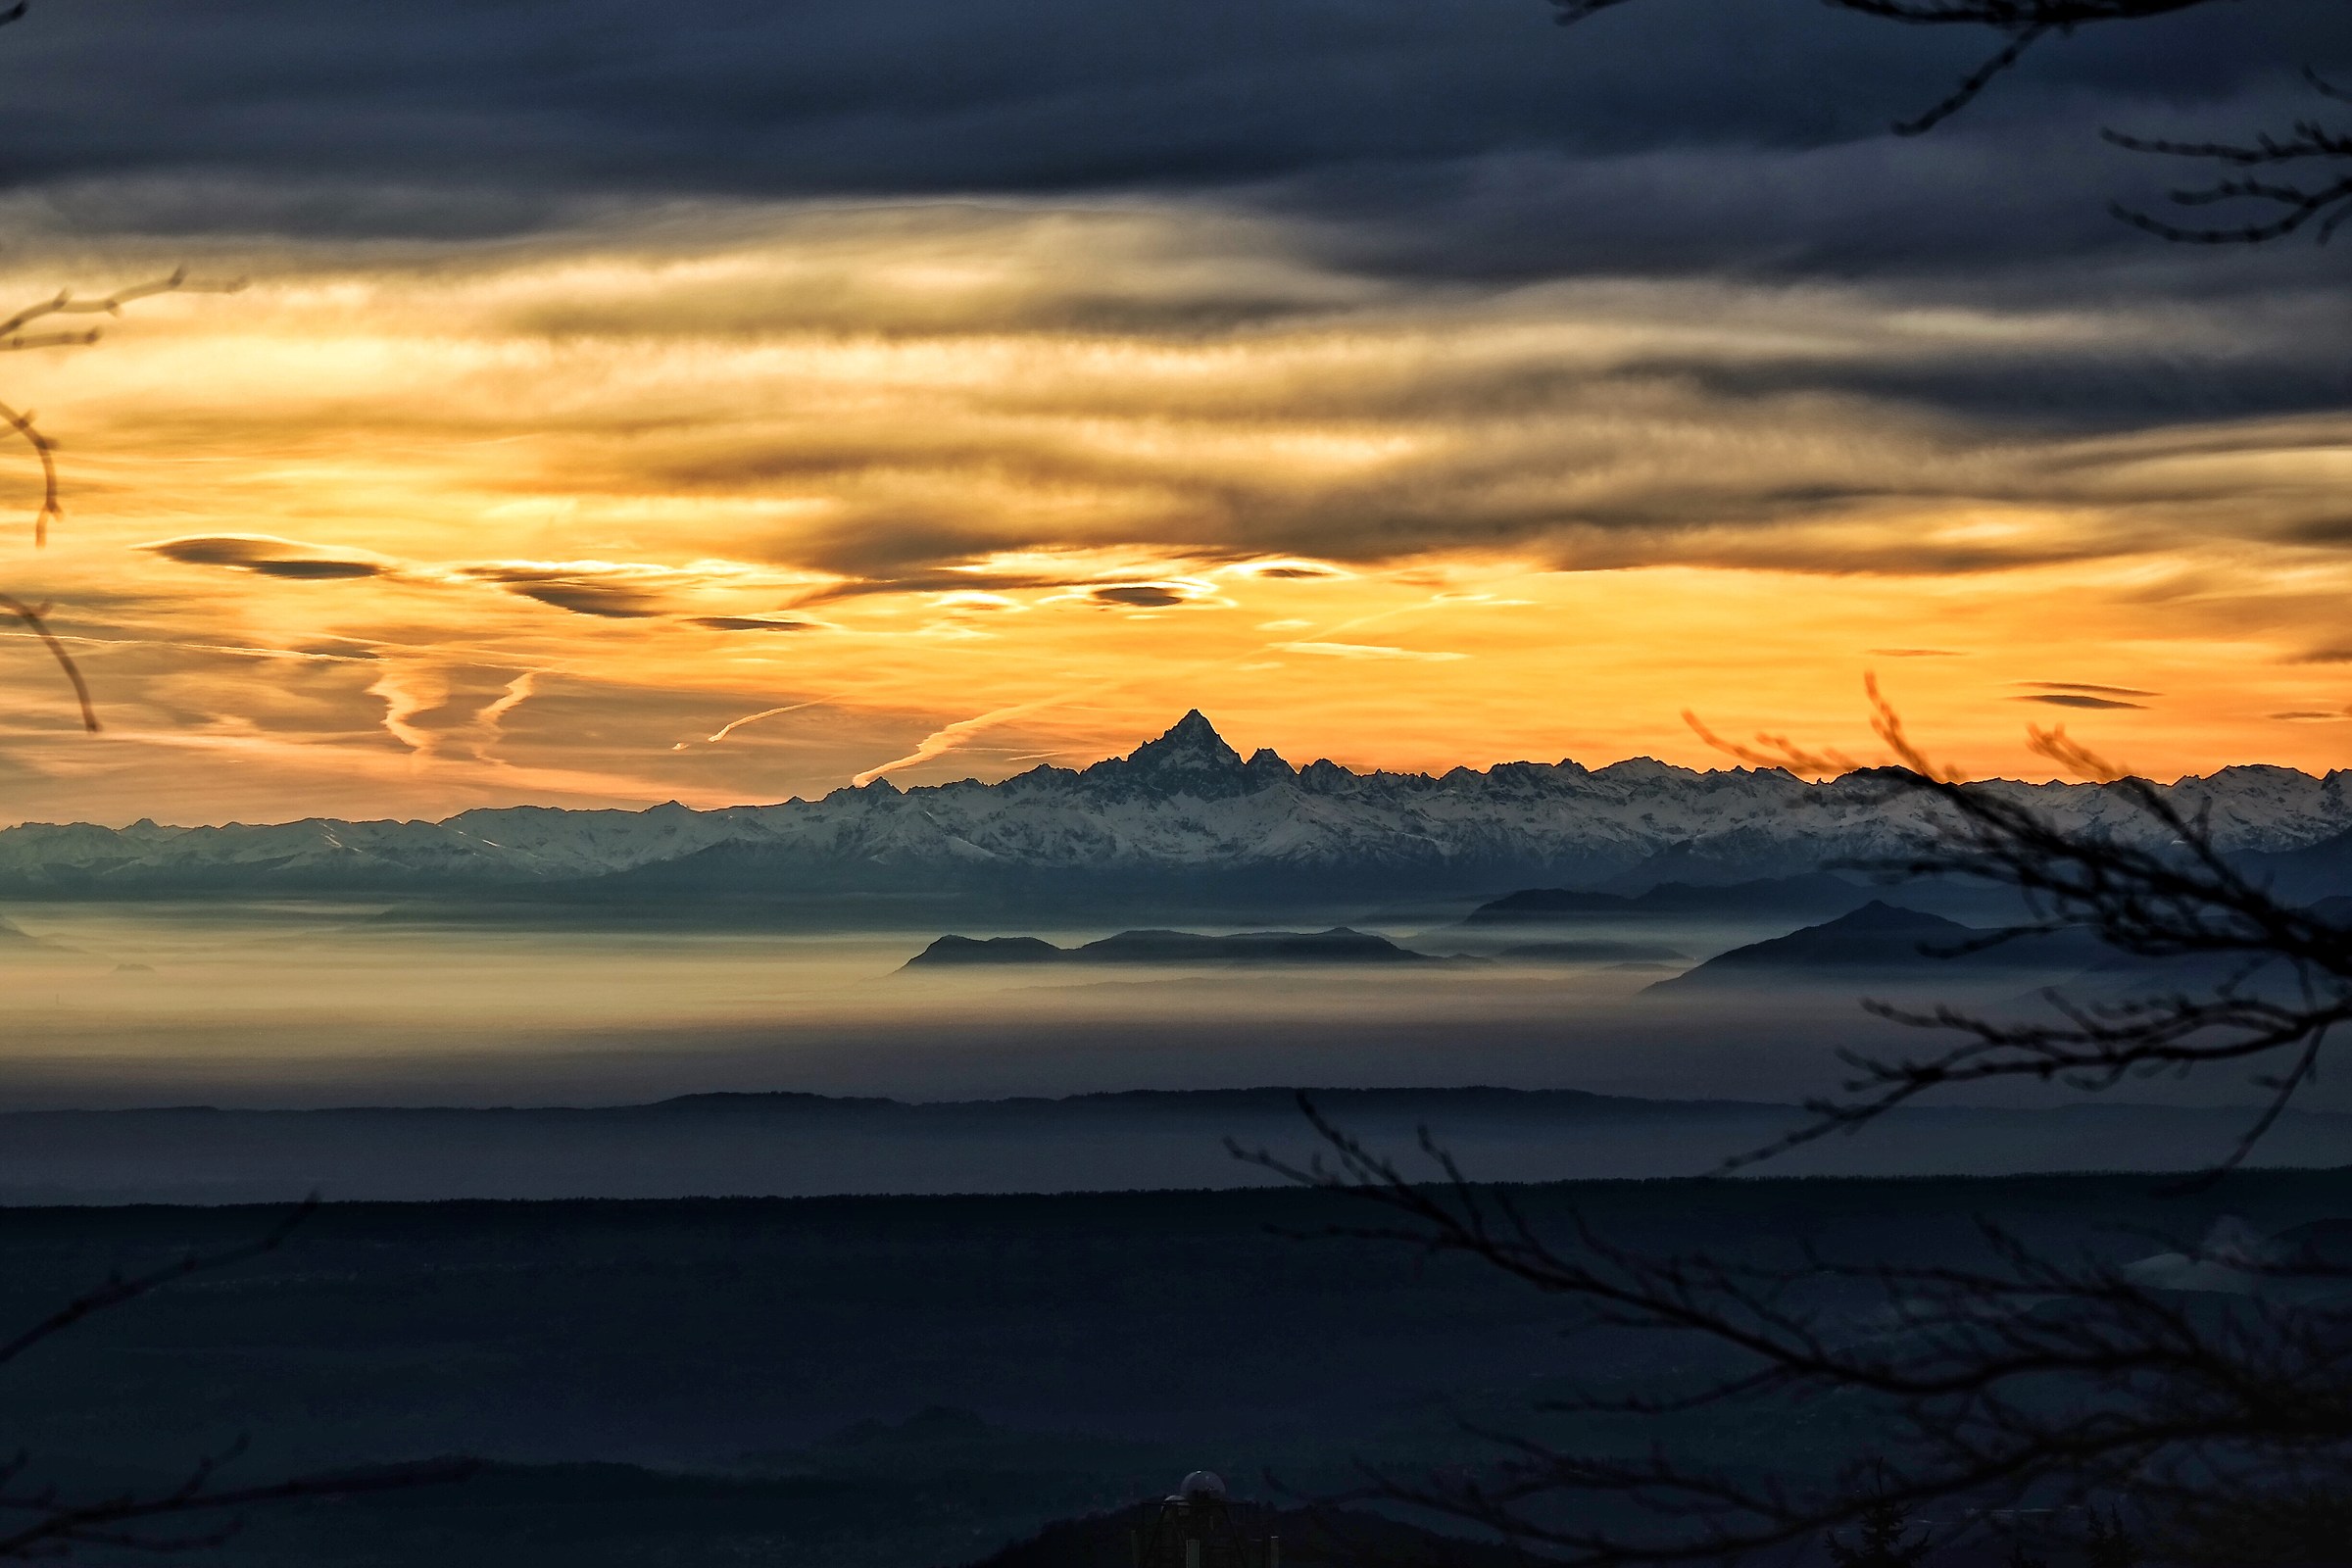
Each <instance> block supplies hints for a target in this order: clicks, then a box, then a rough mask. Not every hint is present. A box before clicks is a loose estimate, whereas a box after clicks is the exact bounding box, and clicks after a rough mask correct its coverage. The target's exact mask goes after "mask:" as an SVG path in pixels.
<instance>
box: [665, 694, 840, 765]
mask: <svg viewBox="0 0 2352 1568" xmlns="http://www.w3.org/2000/svg"><path fill="white" fill-rule="evenodd" d="M832 700H833V699H832V698H830V697H819V698H816V699H814V700H812V701H810V702H806V703H787V704H786V705H785V706H784V707H782V708H769V709H763V710H761V711H760V712H757V713H747V714H745V715H744V716H743V717H741V718H738V719H735V720H733V721H732V722H729V723H725V724H721V725H720V726H719V727H718V731H717V733H716V734H713V735H711V736H710V737H709V738H707V739H706V740H705V741H704V742H703V744H704V745H705V746H716V745H717V744H718V743H719V742H720V741H723V740H725V739H726V738H727V737H728V736H730V735H732V734H734V733H735V732H736V731H737V730H739V729H741V728H743V726H744V725H746V724H757V723H759V722H760V720H761V719H763V718H774V717H775V716H776V715H777V714H779V713H797V712H799V711H801V710H802V709H804V708H822V707H824V706H825V705H826V704H827V703H829V702H831V701H832ZM686 744H687V743H686V742H684V741H680V742H678V744H677V745H675V746H672V747H671V748H670V750H671V751H673V752H682V751H684V750H685V749H686Z"/></svg>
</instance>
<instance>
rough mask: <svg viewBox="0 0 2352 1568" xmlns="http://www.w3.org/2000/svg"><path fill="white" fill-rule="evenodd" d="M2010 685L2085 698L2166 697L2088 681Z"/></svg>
mask: <svg viewBox="0 0 2352 1568" xmlns="http://www.w3.org/2000/svg"><path fill="white" fill-rule="evenodd" d="M2010 684H2012V685H2015V686H2031V687H2032V688H2034V690H2035V691H2041V692H2074V693H2076V694H2078V695H2080V696H2085V697H2162V696H2163V695H2164V693H2162V692H2152V691H2148V690H2145V689H2144V688H2141V687H2138V686H2101V685H2098V684H2096V683H2094V682H2091V681H2086V680H2021V681H2012V682H2011V683H2010Z"/></svg>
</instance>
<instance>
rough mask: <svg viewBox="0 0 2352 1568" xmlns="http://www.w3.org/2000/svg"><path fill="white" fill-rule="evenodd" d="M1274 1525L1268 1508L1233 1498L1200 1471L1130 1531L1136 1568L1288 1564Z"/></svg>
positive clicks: (1278, 1566) (1234, 1567)
mask: <svg viewBox="0 0 2352 1568" xmlns="http://www.w3.org/2000/svg"><path fill="white" fill-rule="evenodd" d="M1272 1523H1273V1520H1272V1517H1271V1515H1270V1514H1268V1513H1267V1511H1266V1510H1263V1509H1255V1508H1251V1507H1250V1506H1249V1505H1248V1504H1246V1503H1244V1504H1238V1505H1237V1504H1235V1503H1233V1502H1231V1501H1230V1500H1228V1499H1227V1497H1226V1495H1225V1483H1224V1482H1223V1481H1221V1480H1219V1479H1218V1478H1217V1477H1216V1476H1215V1475H1213V1474H1211V1473H1210V1472H1208V1471H1206V1470H1196V1471H1194V1472H1193V1473H1192V1474H1191V1475H1189V1476H1186V1477H1185V1478H1184V1484H1183V1485H1182V1486H1180V1487H1178V1488H1177V1489H1176V1492H1175V1495H1172V1496H1170V1497H1168V1498H1166V1499H1165V1500H1164V1501H1162V1502H1160V1503H1159V1504H1158V1505H1157V1506H1156V1507H1152V1508H1149V1509H1148V1510H1147V1511H1146V1512H1145V1514H1144V1516H1143V1518H1142V1519H1141V1521H1140V1522H1138V1524H1137V1525H1136V1526H1135V1528H1134V1529H1132V1530H1130V1531H1129V1532H1128V1547H1129V1556H1130V1558H1131V1559H1132V1561H1131V1568H1282V1538H1281V1537H1280V1536H1278V1535H1275V1534H1273V1533H1272V1531H1271V1529H1270V1528H1268V1527H1270V1526H1271V1524H1272ZM1253 1527H1254V1528H1253Z"/></svg>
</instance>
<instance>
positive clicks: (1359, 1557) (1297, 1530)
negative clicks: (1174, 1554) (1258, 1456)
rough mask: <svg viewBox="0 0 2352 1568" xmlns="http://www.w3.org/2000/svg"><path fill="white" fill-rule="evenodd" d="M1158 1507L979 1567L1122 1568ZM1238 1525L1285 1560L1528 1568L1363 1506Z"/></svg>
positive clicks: (1087, 1524)
mask: <svg viewBox="0 0 2352 1568" xmlns="http://www.w3.org/2000/svg"><path fill="white" fill-rule="evenodd" d="M1156 1508H1157V1504H1156V1503H1152V1502H1140V1503H1136V1504H1134V1505H1132V1506H1130V1507H1126V1508H1121V1509H1119V1510H1117V1511H1116V1512H1114V1513H1107V1514H1093V1515H1090V1516H1088V1517H1086V1518H1083V1519H1064V1520H1061V1521H1059V1522H1057V1523H1054V1524H1051V1525H1048V1526H1047V1527H1046V1528H1045V1529H1043V1530H1041V1531H1039V1532H1038V1533H1037V1534H1036V1535H1034V1536H1032V1537H1030V1538H1029V1539H1028V1540H1027V1541H1024V1542H1021V1543H1019V1544H1015V1545H1011V1546H1007V1547H1005V1549H1004V1550H1003V1551H999V1552H995V1553H992V1554H991V1555H989V1556H987V1557H984V1558H982V1559H981V1560H980V1561H979V1562H977V1563H974V1564H973V1565H972V1568H1117V1565H1119V1564H1122V1563H1126V1562H1128V1561H1129V1560H1130V1558H1131V1553H1132V1551H1133V1549H1134V1548H1133V1547H1132V1546H1131V1545H1130V1544H1129V1543H1130V1541H1131V1540H1132V1539H1133V1538H1134V1537H1136V1536H1137V1535H1139V1534H1141V1533H1142V1532H1144V1531H1146V1530H1149V1529H1150V1528H1151V1526H1152V1516H1153V1514H1154V1512H1155V1510H1156ZM1231 1511H1232V1513H1233V1515H1234V1522H1235V1524H1236V1526H1237V1527H1238V1528H1240V1529H1243V1530H1246V1531H1247V1532H1248V1533H1249V1534H1250V1536H1251V1537H1253V1538H1257V1539H1263V1538H1266V1537H1269V1536H1270V1537H1273V1538H1274V1539H1275V1540H1277V1541H1278V1542H1279V1543H1280V1560H1281V1561H1282V1562H1285V1563H1332V1564H1348V1565H1350V1568H1354V1565H1358V1564H1363V1563H1444V1564H1445V1565H1446V1568H1526V1564H1527V1557H1526V1556H1525V1555H1524V1554H1523V1553H1521V1552H1518V1551H1514V1550H1512V1549H1511V1548H1510V1547H1509V1546H1506V1545H1500V1544H1489V1543H1487V1542H1479V1541H1462V1540H1458V1539H1449V1538H1447V1537H1445V1536H1440V1535H1436V1534H1434V1533H1432V1532H1430V1531H1427V1530H1422V1529H1418V1528H1416V1527H1414V1526H1412V1525H1409V1524H1405V1523H1402V1522H1400V1521H1398V1520H1395V1519H1384V1518H1382V1517H1380V1516H1379V1515H1378V1514H1371V1513H1365V1512H1363V1511H1361V1510H1360V1509H1341V1508H1331V1509H1316V1508H1304V1507H1295V1508H1277V1507H1272V1506H1269V1505H1266V1504H1263V1503H1250V1502H1236V1503H1234V1504H1233V1505H1232V1510H1231Z"/></svg>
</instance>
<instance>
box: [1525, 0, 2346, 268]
mask: <svg viewBox="0 0 2352 1568" xmlns="http://www.w3.org/2000/svg"><path fill="white" fill-rule="evenodd" d="M1629 3H1631V0H1550V4H1551V7H1552V10H1553V13H1554V20H1555V21H1557V22H1558V23H1559V24H1560V25H1563V26H1566V25H1574V24H1576V23H1580V22H1583V21H1586V20H1587V19H1589V18H1591V17H1593V16H1596V15H1598V14H1599V13H1601V12H1603V11H1611V10H1615V9H1616V8H1617V7H1619V6H1621V5H1626V4H1629ZM2220 3H2221V0H1828V4H1830V5H1831V6H1833V7H1835V8H1836V9H1838V10H1840V11H1850V12H1853V13H1855V14H1857V15H1860V16H1866V17H1875V18H1877V19H1879V20H1881V21H1885V22H1893V23H1899V24H1903V25H1910V26H1924V27H1959V28H1974V29H1981V30H1983V31H1986V32H1990V33H1992V34H1994V35H1995V36H1996V37H1997V38H1998V39H1999V42H1998V43H1997V44H1996V45H1995V46H1994V47H1993V49H1992V50H1991V51H1990V53H1988V54H1987V55H1986V56H1985V58H1984V59H1983V60H1982V61H1981V62H1980V63H1979V64H1978V65H1977V66H1976V67H1974V68H1973V69H1971V70H1970V71H1968V72H1967V73H1965V74H1963V75H1962V76H1961V78H1960V79H1959V81H1958V82H1956V83H1955V84H1954V85H1953V86H1952V88H1951V89H1950V90H1949V91H1948V92H1946V93H1945V94H1944V95H1943V96H1942V97H1940V98H1938V99H1936V101H1935V102H1934V103H1932V104H1930V105H1929V106H1928V107H1927V108H1926V109H1924V110H1922V111H1921V112H1920V113H1918V114H1916V115H1912V116H1909V117H1907V118H1904V119H1901V120H1897V121H1895V122H1893V123H1891V124H1890V125H1889V126H1888V128H1889V129H1890V130H1892V131H1893V132H1894V133H1895V134H1896V135H1898V136H1918V135H1923V134H1925V133H1926V132H1928V131H1930V130H1933V129H1935V128H1936V126H1937V125H1940V124H1942V123H1944V122H1945V121H1947V120H1949V119H1951V118H1952V117H1953V116H1954V115H1957V114H1959V113H1960V112H1961V111H1962V110H1964V109H1966V108H1968V107H1969V106H1970V105H1971V104H1973V103H1975V102H1976V101H1977V100H1978V99H1979V98H1981V97H1983V96H1984V94H1985V92H1986V91H1987V90H1988V89H1989V88H1991V87H1992V85H1993V84H1994V83H1995V82H1996V81H1998V80H1999V79H2000V78H2001V77H2002V76H2003V75H2005V74H2007V73H2009V72H2011V71H2012V70H2014V69H2016V67H2017V66H2018V65H2019V64H2020V62H2022V61H2023V60H2024V59H2025V58H2026V56H2027V55H2028V54H2029V53H2031V52H2032V51H2033V50H2034V48H2035V47H2036V46H2038V45H2040V44H2042V43H2044V42H2045V41H2047V40H2050V39H2053V38H2066V37H2070V36H2072V35H2074V34H2075V33H2077V32H2079V31H2081V30H2082V29H2083V28H2085V27H2093V26H2106V25H2114V24H2118V23H2127V22H2148V21H2153V20H2155V19H2156V18H2159V17H2167V16H2172V15H2176V14H2178V13H2181V12H2186V11H2194V10H2198V9H2200V8H2202V7H2206V6H2216V5H2219V4H2220ZM2304 76H2305V77H2306V79H2307V80H2308V81H2309V82H2310V83H2311V85H2312V87H2313V88H2314V89H2315V90H2316V91H2318V92H2319V93H2320V94H2321V95H2322V96H2323V97H2326V98H2329V99H2334V100H2337V101H2342V100H2343V99H2344V98H2345V96H2346V95H2345V94H2344V93H2343V92H2341V91H2339V90H2338V89H2337V88H2335V87H2334V86H2333V85H2332V84H2331V83H2329V82H2328V81H2327V79H2326V78H2325V77H2323V76H2322V75H2320V73H2318V72H2316V71H2314V70H2312V69H2310V68H2309V67H2306V68H2305V69H2304ZM2099 134H2100V136H2101V138H2102V139H2103V140H2105V141H2106V142H2108V143H2109V144H2110V145H2112V146H2116V147H2121V148H2124V149H2126V150H2128V151H2131V152H2136V153H2147V154H2150V155H2153V156H2158V157H2165V158H2180V159H2192V160H2204V161H2207V162H2210V163H2214V164H2218V165H2221V166H2223V167H2224V168H2226V169H2235V170H2270V171H2277V170H2279V169H2282V168H2285V167H2288V166H2293V167H2294V168H2295V169H2297V170H2298V171H2302V170H2311V169H2314V168H2315V166H2317V170H2318V172H2316V173H2315V174H2312V175H2311V176H2309V177H2301V178H2291V177H2278V176H2276V175H2266V174H2255V173H2237V174H2231V175H2227V176H2225V177H2222V178H2219V179H2216V180H2214V181H2213V182H2211V183H2209V184H2205V185H2200V186H2188V187H2183V188H2180V189H2177V190H2174V191H2172V192H2170V193H2168V195H2167V197H2166V200H2168V201H2169V202H2171V203H2172V204H2173V205H2174V206H2175V207H2179V208H2213V207H2230V206H2232V204H2235V205H2234V207H2233V210H2235V211H2241V212H2243V211H2252V212H2254V213H2255V214H2257V216H2255V217H2251V218H2248V219H2244V220H2241V221H2235V222H2218V223H2212V224H2199V223H2193V222H2185V221H2172V220H2168V219H2164V218H2159V217H2156V216H2154V215H2152V214H2150V213H2148V212H2146V211H2144V210H2143V209H2141V208H2138V207H2134V206H2131V205H2130V204H2127V203H2121V202H2118V203H2115V204H2112V205H2111V206H2110V208H2109V211H2110V212H2112V213H2113V214H2114V215H2115V217H2116V218H2118V219H2120V220H2121V221H2124V222H2127V223H2130V224H2131V225H2132V226H2133V227H2134V228H2138V229H2141V230H2143V231H2144V232H2147V233H2150V234H2153V235H2156V236H2157V237H2159V238H2161V239H2167V240H2172V241H2176V242H2179V243H2182V244H2195V245H2259V244H2263V243H2266V242H2268V241H2271V240H2276V239H2283V238H2286V237H2287V236H2289V235H2292V234H2295V233H2298V232H2301V231H2303V230H2305V229H2307V228H2308V229H2310V230H2311V232H2312V233H2313V236H2314V237H2315V238H2316V239H2318V240H2319V241H2320V242H2321V243H2323V244H2324V243H2326V242H2327V239H2328V238H2329V236H2331V235H2332V234H2333V233H2334V232H2335V229H2336V227H2337V226H2338V225H2339V224H2340V223H2342V222H2343V221H2344V219H2345V217H2346V215H2347V214H2352V172H2332V171H2336V170H2347V169H2352V132H2347V131H2345V130H2342V129H2340V128H2336V127H2332V126H2327V125H2324V124H2322V123H2319V122H2317V121H2315V120H2308V119H2306V120H2299V121H2297V122H2296V123H2295V124H2294V126H2293V128H2292V129H2291V130H2289V131H2288V132H2286V133H2284V134H2282V135H2281V134H2276V133H2258V134H2256V135H2255V136H2254V137H2253V138H2252V139H2250V140H2247V141H2242V142H2216V141H2180V140H2174V139H2168V138H2165V137H2156V136H2139V135H2133V134H2130V133H2127V132H2124V131H2120V130H2116V129H2113V128H2108V129H2103V130H2101V131H2100V132H2099Z"/></svg>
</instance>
